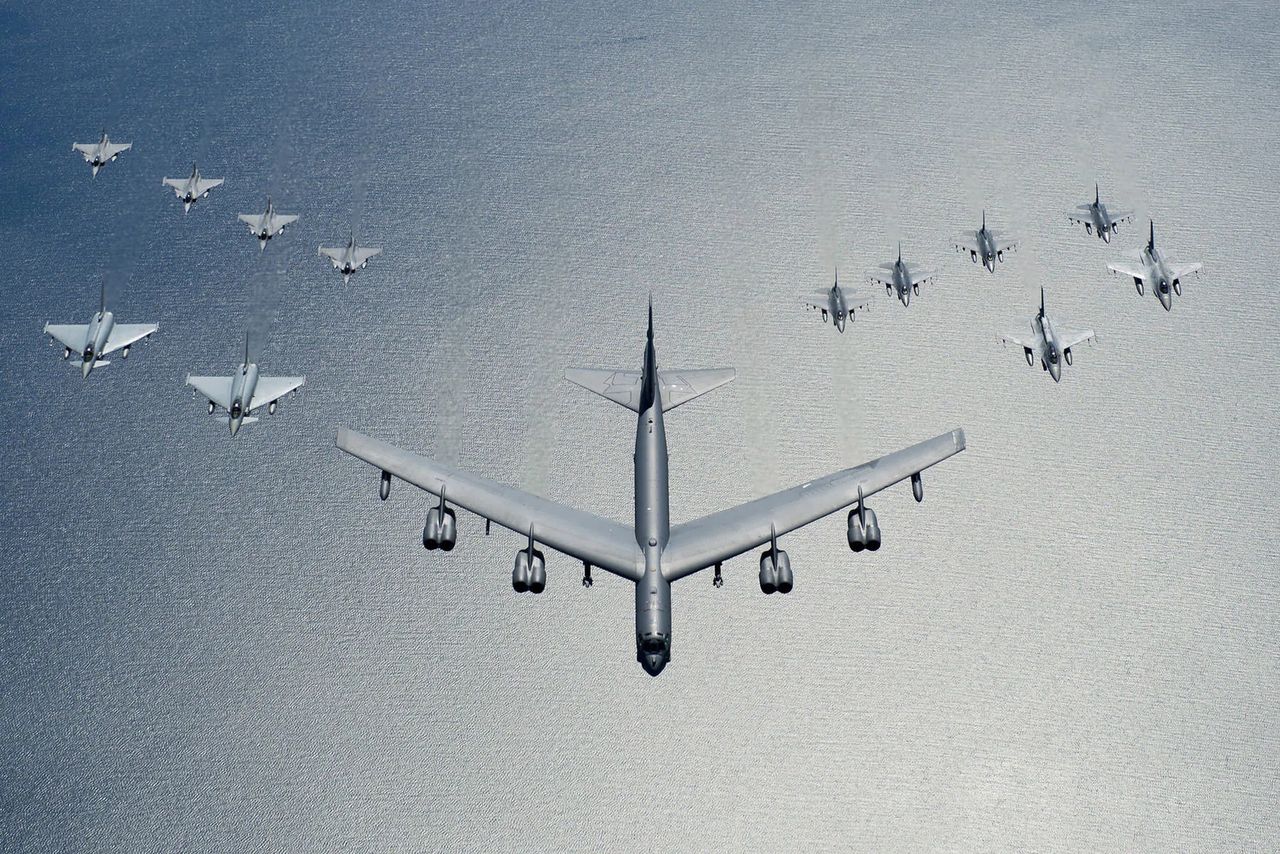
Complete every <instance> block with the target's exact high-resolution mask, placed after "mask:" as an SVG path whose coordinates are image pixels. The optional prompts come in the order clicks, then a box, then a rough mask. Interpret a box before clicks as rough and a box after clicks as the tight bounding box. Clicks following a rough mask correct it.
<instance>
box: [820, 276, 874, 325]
mask: <svg viewBox="0 0 1280 854" xmlns="http://www.w3.org/2000/svg"><path fill="white" fill-rule="evenodd" d="M805 305H806V306H808V307H809V308H810V309H816V310H817V311H820V312H822V322H823V323H826V322H827V315H831V322H832V323H834V324H835V327H836V330H837V331H839V332H844V322H845V318H846V317H848V319H849V320H853V312H854V310H855V309H859V308H861V309H863V310H866V309H868V308H870V307H871V303H870V302H869V301H867V300H864V299H862V298H860V297H854V296H852V295H850V294H847V293H845V291H844V289H843V288H841V287H840V270H839V269H837V270H836V282H835V284H834V285H832V286H831V290H828V291H819V292H818V293H817V294H815V295H814V297H813V300H812V301H811V302H807V303H805Z"/></svg>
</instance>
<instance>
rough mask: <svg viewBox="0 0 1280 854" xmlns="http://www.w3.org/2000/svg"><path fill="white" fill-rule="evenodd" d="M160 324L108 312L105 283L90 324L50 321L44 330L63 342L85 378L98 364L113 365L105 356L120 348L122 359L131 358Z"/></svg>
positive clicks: (64, 352)
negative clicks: (120, 317)
mask: <svg viewBox="0 0 1280 854" xmlns="http://www.w3.org/2000/svg"><path fill="white" fill-rule="evenodd" d="M159 328H160V327H159V326H157V325H156V324H154V323H116V318H115V315H114V314H112V313H111V312H109V311H107V288H106V285H103V286H102V291H101V294H100V296H99V298H98V311H97V312H96V313H95V314H94V315H93V316H92V317H91V318H89V322H88V323H84V324H72V323H46V324H45V325H44V333H45V334H46V335H48V336H50V337H51V338H53V339H54V340H55V341H57V342H58V343H60V344H61V345H62V358H64V359H67V360H71V357H72V356H75V359H74V361H72V364H74V365H76V366H77V367H79V368H80V376H82V377H84V378H85V379H88V378H89V374H91V373H92V372H93V369H94V368H96V367H98V366H100V365H101V366H106V365H109V364H111V363H110V362H109V361H107V360H106V359H104V358H103V356H108V355H110V354H112V353H114V352H116V351H117V350H118V351H120V358H121V359H127V358H129V348H130V347H132V346H133V345H134V344H136V343H138V342H139V341H142V340H144V339H146V338H149V337H151V336H152V335H154V334H155V333H156V331H157V330H158V329H159Z"/></svg>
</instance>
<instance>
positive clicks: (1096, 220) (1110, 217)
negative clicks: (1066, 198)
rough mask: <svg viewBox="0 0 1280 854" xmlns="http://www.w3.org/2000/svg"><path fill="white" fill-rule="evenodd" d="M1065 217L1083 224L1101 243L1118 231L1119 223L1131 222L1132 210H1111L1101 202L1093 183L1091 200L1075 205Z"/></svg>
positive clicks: (1086, 230)
mask: <svg viewBox="0 0 1280 854" xmlns="http://www.w3.org/2000/svg"><path fill="white" fill-rule="evenodd" d="M1067 219H1069V220H1071V221H1072V222H1074V223H1075V224H1076V225H1083V226H1084V230H1085V233H1086V234H1096V235H1097V236H1098V238H1099V239H1100V240H1101V241H1102V242H1103V243H1110V242H1111V236H1112V235H1113V234H1119V233H1120V223H1122V222H1133V211H1113V210H1110V209H1109V208H1108V207H1107V206H1106V205H1105V204H1103V203H1102V194H1101V193H1100V192H1099V191H1098V185H1097V184H1094V185H1093V202H1092V203H1090V204H1087V205H1077V206H1076V209H1075V210H1074V211H1072V212H1071V213H1069V214H1067Z"/></svg>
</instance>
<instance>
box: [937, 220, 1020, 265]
mask: <svg viewBox="0 0 1280 854" xmlns="http://www.w3.org/2000/svg"><path fill="white" fill-rule="evenodd" d="M953 245H954V246H955V248H956V251H957V252H967V253H968V254H969V259H970V260H971V261H973V263H975V264H981V265H982V266H984V267H986V268H987V270H988V271H990V272H992V273H994V272H995V271H996V262H997V261H1001V262H1002V261H1004V256H1005V255H1006V254H1008V253H1010V252H1012V251H1014V250H1015V249H1017V248H1018V241H1016V240H1014V239H1013V238H1012V237H1010V236H1009V235H1007V234H1004V233H1003V232H999V231H995V230H993V229H990V228H987V212H986V211H983V212H982V226H981V227H980V228H979V229H978V230H977V231H971V232H969V233H968V234H966V235H964V236H963V237H961V238H959V239H958V240H956V241H955V243H954V244H953Z"/></svg>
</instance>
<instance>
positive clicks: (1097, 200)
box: [1093, 181, 1102, 205]
mask: <svg viewBox="0 0 1280 854" xmlns="http://www.w3.org/2000/svg"><path fill="white" fill-rule="evenodd" d="M1093 203H1094V204H1095V205H1100V204H1102V193H1101V192H1100V191H1099V190H1098V182H1097V181H1094V182H1093Z"/></svg>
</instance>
